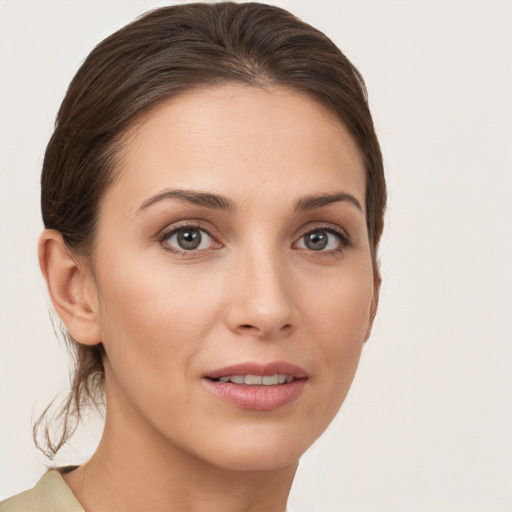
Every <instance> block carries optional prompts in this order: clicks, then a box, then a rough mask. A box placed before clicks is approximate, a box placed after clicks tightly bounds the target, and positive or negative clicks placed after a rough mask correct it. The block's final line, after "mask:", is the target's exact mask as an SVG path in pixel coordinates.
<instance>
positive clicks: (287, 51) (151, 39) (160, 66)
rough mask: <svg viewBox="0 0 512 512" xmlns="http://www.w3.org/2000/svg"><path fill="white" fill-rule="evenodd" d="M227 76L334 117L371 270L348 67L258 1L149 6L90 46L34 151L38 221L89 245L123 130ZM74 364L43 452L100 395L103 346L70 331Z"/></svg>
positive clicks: (370, 181)
mask: <svg viewBox="0 0 512 512" xmlns="http://www.w3.org/2000/svg"><path fill="white" fill-rule="evenodd" d="M226 82H237V83H243V84H248V85H258V86H265V85H269V84H272V85H281V86H287V87H291V88H293V89H295V90H299V91H302V92H305V93H307V94H309V95H310V96H311V97H313V98H315V99H316V100H318V101H320V102H321V103H322V104H323V105H325V106H326V107H327V108H328V109H329V111H331V112H333V113H334V114H335V115H337V116H338V118H339V119H340V120H341V121H342V122H343V124H344V125H345V126H346V128H347V129H348V130H349V132H350V133H351V135H352V137H353V139H354V141H355V142H356V144H357V146H358V147H359V150H360V153H361V155H362V157H363V160H364V163H365V169H366V220H367V226H368V235H369V241H370V247H371V251H372V257H373V263H374V272H375V276H376V279H378V278H379V271H378V265H377V261H376V250H377V246H378V243H379V239H380V236H381V234H382V228H383V216H384V208H385V202H386V186H385V181H384V173H383V163H382V156H381V152H380V148H379V143H378V141H377V137H376V135H375V131H374V127H373V122H372V118H371V115H370V111H369V109H368V103H367V96H366V89H365V85H364V82H363V79H362V77H361V75H360V74H359V72H358V71H357V69H356V68H355V67H354V66H353V65H352V64H351V63H350V62H349V60H348V59H347V58H346V57H345V56H344V55H343V54H342V53H341V51H340V50H339V49H338V48H337V47H336V46H335V44H334V43H333V42H332V41H331V40H330V39H329V38H327V37H326V36H325V35H324V34H323V33H321V32H320V31H318V30H317V29H315V28H313V27H311V26H310V25H307V24H306V23H304V22H302V21H301V20H299V19H297V18H296V17H294V16H293V15H292V14H290V13H289V12H287V11H285V10H283V9H281V8H278V7H274V6H269V5H265V4H258V3H239V4H237V3H232V2H225V3H217V4H204V3H194V4H185V5H176V6H172V7H164V8H160V9H157V10H155V11H152V12H149V13H147V14H145V15H143V16H142V17H140V18H138V19H137V20H135V21H134V22H132V23H131V24H129V25H127V26H125V27H124V28H122V29H121V30H119V31H117V32H115V33H114V34H112V35H111V36H110V37H108V38H107V39H105V40H104V41H103V42H101V43H100V44H99V45H98V46H97V47H96V48H94V50H93V51H92V52H91V54H90V55H89V56H88V57H87V59H86V60H85V62H84V63H83V65H82V66H81V68H80V69H79V71H78V72H77V74H76V76H75V77H74V79H73V80H72V82H71V84H70V86H69V89H68V91H67V94H66V96H65V98H64V101H63V102H62V105H61V107H60V109H59V112H58V115H57V120H56V125H55V131H54V133H53V136H52V137H51V139H50V142H49V144H48V147H47V149H46V154H45V158H44V164H43V170H42V176H41V187H42V192H41V195H42V198H41V205H42V213H43V221H44V225H45V227H46V228H49V229H55V230H58V231H60V232H61V233H62V235H63V238H64V241H65V243H66V245H67V247H68V249H69V250H70V251H71V252H72V253H74V254H76V255H80V256H85V257H88V256H90V255H91V253H92V249H93V244H94V233H95V226H96V220H97V211H98V205H99V201H100V199H101V198H102V196H103V194H104V193H105V190H106V189H107V187H108V186H109V184H110V183H112V182H113V181H114V180H115V177H116V155H117V154H118V153H119V149H120V147H121V142H122V136H123V135H124V134H125V133H126V131H127V129H128V128H129V127H130V126H132V125H133V123H134V122H135V121H136V120H137V119H139V118H140V116H141V115H142V114H145V113H147V112H148V111H149V109H151V108H154V107H155V106H156V105H158V104H160V103H161V102H163V101H165V100H168V99H169V98H172V97H175V96H176V95H178V94H180V93H182V92H185V91H190V90H191V89H193V88H197V87H204V86H208V85H213V84H222V83H226ZM66 339H67V341H68V344H69V347H70V349H71V351H72V353H73V356H74V360H75V368H74V373H73V375H72V383H71V390H70V393H69V395H68V397H67V400H66V401H65V403H64V404H63V406H62V407H61V409H60V411H59V412H58V414H57V415H56V416H57V418H59V419H61V420H62V424H61V431H60V433H59V434H58V436H57V437H56V439H55V440H52V436H51V435H50V434H49V430H48V428H46V429H45V430H44V432H45V441H44V443H43V444H44V445H45V446H44V447H43V446H42V445H41V444H40V443H38V442H37V438H38V436H37V433H38V430H39V428H40V427H42V426H44V425H45V418H46V416H47V413H48V409H46V410H45V411H44V412H43V414H42V415H41V417H40V418H39V420H38V421H37V423H36V425H35V426H34V437H35V439H36V443H37V444H38V446H39V447H40V448H41V449H42V450H43V451H44V452H45V453H46V454H47V455H48V456H49V457H51V458H53V456H54V455H55V454H56V452H57V451H58V450H59V449H60V448H61V447H62V445H63V444H64V443H65V442H66V441H67V439H68V437H69V436H70V435H71V434H72V433H73V431H74V429H75V428H76V425H77V422H78V420H79V419H80V411H81V408H82V407H83V406H84V405H86V404H97V403H101V401H102V397H103V391H104V368H103V363H102V359H103V355H104V351H103V346H102V345H101V344H100V345H97V346H93V347H91V346H85V345H81V344H79V343H78V342H76V341H75V340H74V339H73V338H72V337H71V336H70V335H69V333H66Z"/></svg>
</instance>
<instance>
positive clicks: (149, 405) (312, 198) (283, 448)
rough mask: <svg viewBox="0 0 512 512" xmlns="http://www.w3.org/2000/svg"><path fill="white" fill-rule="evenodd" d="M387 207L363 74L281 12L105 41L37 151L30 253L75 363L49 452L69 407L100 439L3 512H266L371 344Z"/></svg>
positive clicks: (161, 20)
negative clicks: (85, 412)
mask: <svg viewBox="0 0 512 512" xmlns="http://www.w3.org/2000/svg"><path fill="white" fill-rule="evenodd" d="M384 207H385V183H384V177H383V169H382V158H381V154H380V150H379V145H378V141H377V139H376V136H375V133H374V129H373V123H372V120H371V116H370V113H369V111H368V106H367V102H366V98H365V91H364V84H363V81H362V79H361V77H360V75H359V74H358V73H357V71H356V69H355V68H354V67H353V66H352V65H351V64H350V62H349V61H348V60H347V59H346V58H345V57H344V55H343V54H342V53H341V52H340V51H339V50H338V49H337V48H336V47H335V45H334V44H333V43H332V42H331V41H330V40H329V39H327V38H326V37H325V36H324V35H323V34H321V33H320V32H319V31H317V30H316V29H314V28H312V27H310V26H308V25H306V24H304V23H303V22H301V21H300V20H298V19H296V18H294V17H293V16H292V15H290V14H289V13H287V12H286V11H284V10H282V9H279V8H276V7H271V6H267V5H263V4H231V3H223V4H190V5H181V6H174V7H167V8H162V9H159V10H156V11H153V12H151V13H148V14H146V15H145V16H143V17H142V18H140V19H138V20H136V21H135V22H133V23H132V24H130V25H128V26H127V27H125V28H123V29H121V30H120V31H118V32H116V33H115V34H113V35H112V36H110V37H109V38H107V39H106V40H105V41H103V42H102V43H101V44H100V45H98V46H97V47H96V48H95V49H94V50H93V52H92V53H91V54H90V55H89V57H88V58H87V60H86V61H85V62H84V64H83V66H82V67H81V69H80V70H79V71H78V73H77V75H76V76H75V78H74V79H73V81H72V83H71V85H70V87H69V90H68V92H67V94H66V97H65V99H64V101H63V103H62V106H61V109H60V111H59V113H58V117H57V123H56V128H55V132H54V134H53V136H52V139H51V140H50V143H49V145H48V148H47V151H46V155H45V159H44V165H43V172H42V210H43V220H44V223H45V228H46V229H45V231H44V232H43V234H42V235H41V239H40V242H39V261H40V265H41V269H42V272H43V275H44V277H45V280H46V283H47V286H48V290H49V293H50V297H51V300H52V302H53V305H54V307H55V309H56V312H57V313H58V315H59V317H60V318H61V319H62V321H63V323H64V325H65V327H66V329H67V332H68V333H69V342H70V344H71V346H72V348H73V350H74V351H76V361H77V364H76V369H75V374H74V381H73V386H72V389H71V392H70V395H69V398H68V401H67V403H66V404H65V407H64V409H63V411H62V414H63V420H64V421H63V425H64V426H63V430H62V435H61V436H60V437H59V438H57V439H51V438H49V439H48V446H47V447H46V450H47V451H48V453H49V454H50V455H54V454H55V453H56V452H57V451H58V450H59V448H60V447H61V446H62V445H63V444H64V443H65V442H66V440H67V438H68V437H69V435H70V427H69V425H70V423H69V421H71V420H72V419H73V417H79V415H80V411H81V409H82V407H83V406H85V405H88V404H91V403H96V404H99V403H101V402H102V401H103V400H104V401H105V403H106V413H105V429H104V433H103V437H102V439H101V442H100V444H99V446H98V449H97V450H96V452H95V453H94V455H93V456H92V458H91V459H90V461H89V462H88V463H86V464H84V465H82V466H80V467H78V468H76V467H69V468H59V469H55V470H53V471H50V472H48V473H47V474H46V475H44V476H43V478H42V479H41V481H40V482H39V483H38V484H37V486H36V487H35V488H34V489H33V490H31V491H27V492H26V493H22V494H21V495H19V496H16V497H14V498H11V499H10V500H7V501H5V502H4V503H3V504H1V505H0V511H2V512H6V511H11V510H59V509H64V508H66V509H68V510H77V511H78V510H87V511H88V512H101V511H103V510H146V509H151V510H153V511H158V510H167V511H169V510H171V511H174V510H209V511H215V510H221V509H222V510H223V511H226V510H227V511H250V510H268V511H276V512H282V511H284V510H285V509H286V501H287V497H288V493H289V491H290V487H291V484H292V481H293V477H294V474H295V471H296V469H297V464H298V460H299V458H300V456H301V455H302V454H303V453H304V451H305V450H306V449H307V448H308V447H309V446H310V445H311V444H312V443H313V442H314V441H315V439H317V438H318V436H319V435H320V434H321V433H322V432H323V431H324V429H325V428H326V427H327V425H328V424H329V423H330V421H331V420H332V419H333V417H334V416H335V414H336V413H337V411H338V409H339V407H340V406H341V404H342V402H343V400H344V398H345V396H346V393H347V392H348V389H349V387H350V384H351V382H352V379H353V377H354V373H355V370H356V367H357V364H358V361H359V357H360V353H361V349H362V346H363V344H364V342H365V341H366V339H367V338H368V336H369V334H370V331H371V326H372V322H373V318H374V315H375V313H376V308H377V302H378V292H379V285H380V276H379V269H378V264H377V256H376V255H377V247H378V243H379V239H380V236H381V233H382V226H383V212H384ZM41 425H44V422H43V421H41V422H40V424H39V426H41ZM71 430H72V429H71Z"/></svg>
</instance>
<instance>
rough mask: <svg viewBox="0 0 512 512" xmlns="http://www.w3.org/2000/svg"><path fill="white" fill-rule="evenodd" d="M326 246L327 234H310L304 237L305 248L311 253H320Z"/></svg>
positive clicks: (320, 232) (321, 232) (318, 232)
mask: <svg viewBox="0 0 512 512" xmlns="http://www.w3.org/2000/svg"><path fill="white" fill-rule="evenodd" d="M326 245H327V234H326V233H324V232H323V231H317V232H316V233H310V234H309V235H307V236H306V246H307V247H308V248H309V249H312V250H313V251H321V250H322V249H324V248H325V246H326Z"/></svg>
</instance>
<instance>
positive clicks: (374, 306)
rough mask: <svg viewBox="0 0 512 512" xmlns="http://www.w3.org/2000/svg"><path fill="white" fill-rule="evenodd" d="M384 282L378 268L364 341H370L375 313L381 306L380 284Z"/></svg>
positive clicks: (374, 278)
mask: <svg viewBox="0 0 512 512" xmlns="http://www.w3.org/2000/svg"><path fill="white" fill-rule="evenodd" d="M381 283H382V278H381V277H380V273H379V271H378V270H377V271H376V272H375V274H374V276H373V297H372V302H371V305H370V318H369V322H368V329H367V331H366V335H365V337H364V341H365V342H366V341H368V338H369V337H370V334H371V333H372V327H373V321H374V320H375V315H376V314H377V308H378V306H379V295H380V285H381Z"/></svg>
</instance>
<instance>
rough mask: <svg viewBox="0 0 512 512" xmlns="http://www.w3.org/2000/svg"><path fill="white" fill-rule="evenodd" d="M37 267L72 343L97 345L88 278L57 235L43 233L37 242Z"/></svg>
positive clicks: (95, 315) (94, 304)
mask: <svg viewBox="0 0 512 512" xmlns="http://www.w3.org/2000/svg"><path fill="white" fill-rule="evenodd" d="M38 256H39V265H40V267H41V272H42V273H43V276H44V279H45V281H46V285H47V287H48V292H49V294H50V298H51V301H52V303H53V306H54V308H55V311H56V312H57V314H58V315H59V317H60V318H61V320H62V321H63V322H64V325H65V326H66V328H67V329H68V331H69V333H70V334H71V336H73V338H74V339H75V340H77V341H78V342H80V343H83V344H85V345H96V344H98V343H101V336H100V332H99V325H98V311H97V300H96V297H95V291H94V290H95V288H94V286H92V276H91V275H90V272H88V271H87V269H86V268H85V265H82V264H80V263H79V261H78V259H77V258H74V257H73V256H72V255H71V254H70V253H69V251H68V250H67V248H66V245H65V243H64V240H63V238H62V235H61V233H59V232H58V231H55V230H53V229H45V230H44V231H43V233H42V234H41V237H40V238H39V245H38Z"/></svg>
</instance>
